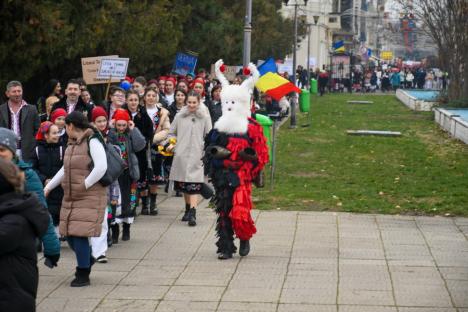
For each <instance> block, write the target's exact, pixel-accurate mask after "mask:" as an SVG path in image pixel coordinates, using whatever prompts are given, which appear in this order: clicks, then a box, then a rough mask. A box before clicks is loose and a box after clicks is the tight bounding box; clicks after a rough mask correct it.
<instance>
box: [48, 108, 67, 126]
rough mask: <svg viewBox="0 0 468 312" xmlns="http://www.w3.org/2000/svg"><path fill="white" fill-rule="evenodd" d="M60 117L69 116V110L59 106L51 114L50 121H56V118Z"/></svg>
mask: <svg viewBox="0 0 468 312" xmlns="http://www.w3.org/2000/svg"><path fill="white" fill-rule="evenodd" d="M59 117H67V111H66V110H64V109H63V108H57V109H55V110H54V111H53V112H52V113H51V114H50V121H51V122H52V123H55V120H56V119H57V118H59Z"/></svg>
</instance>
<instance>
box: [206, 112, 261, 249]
mask: <svg viewBox="0 0 468 312" xmlns="http://www.w3.org/2000/svg"><path fill="white" fill-rule="evenodd" d="M205 148H206V152H205V168H206V169H207V171H208V172H207V173H208V175H209V176H210V177H211V180H212V183H213V186H214V188H215V190H216V195H215V197H214V200H213V201H214V204H215V209H216V213H217V214H218V221H217V226H216V232H217V236H218V241H217V243H216V245H217V247H218V253H225V254H233V253H235V252H236V249H237V248H236V246H235V245H234V234H235V235H236V236H237V237H238V238H239V239H240V240H241V241H242V240H243V241H248V240H249V239H250V238H251V237H252V235H253V234H255V232H256V228H255V224H254V221H253V220H252V217H251V215H250V210H251V209H252V208H253V204H252V199H251V193H252V180H253V179H254V178H256V177H257V175H258V174H259V173H260V171H261V170H262V169H263V167H264V166H265V164H266V163H267V162H268V146H267V144H266V139H265V136H264V135H263V130H262V127H261V126H260V125H259V124H258V123H257V122H256V121H255V120H253V119H251V118H249V124H248V128H247V132H246V133H245V134H227V133H224V132H219V131H218V130H217V129H213V130H211V132H210V133H208V135H207V136H206V139H205ZM213 148H214V149H222V148H224V149H226V150H225V151H224V152H225V153H224V156H222V155H221V156H220V155H219V154H221V153H217V154H216V153H215V152H210V151H212V150H213ZM246 151H248V152H249V153H248V154H249V157H247V156H246V153H245V152H246ZM214 154H216V156H215V155H214Z"/></svg>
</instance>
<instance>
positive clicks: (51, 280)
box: [37, 275, 68, 299]
mask: <svg viewBox="0 0 468 312" xmlns="http://www.w3.org/2000/svg"><path fill="white" fill-rule="evenodd" d="M67 278H68V275H67V276H64V275H59V276H50V275H42V276H40V277H39V287H38V291H37V298H38V299H42V298H44V297H47V296H48V295H49V294H50V293H51V292H53V291H54V290H55V289H56V288H57V287H59V285H60V284H62V283H63V282H64V281H65V280H66V279H67ZM67 286H68V285H67Z"/></svg>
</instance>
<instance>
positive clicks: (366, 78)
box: [296, 66, 448, 95]
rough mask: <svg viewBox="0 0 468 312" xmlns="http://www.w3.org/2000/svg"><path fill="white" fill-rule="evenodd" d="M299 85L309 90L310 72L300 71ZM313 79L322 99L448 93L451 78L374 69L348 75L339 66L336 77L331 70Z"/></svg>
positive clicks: (438, 72) (434, 73)
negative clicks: (407, 91)
mask: <svg viewBox="0 0 468 312" xmlns="http://www.w3.org/2000/svg"><path fill="white" fill-rule="evenodd" d="M296 77H297V83H298V85H300V86H302V87H303V88H306V87H308V86H309V83H308V82H307V71H306V70H305V69H303V68H302V67H299V68H298V70H297V74H296ZM310 77H311V78H312V79H316V80H317V82H318V91H319V93H320V94H321V95H323V94H324V93H325V92H326V91H327V90H328V91H329V92H376V91H379V90H380V91H381V92H389V91H394V90H396V89H399V88H402V89H429V90H434V89H436V90H446V89H447V84H448V76H447V73H446V72H443V71H441V70H438V69H425V68H423V67H419V68H401V69H400V68H397V67H392V68H391V67H387V68H385V69H384V68H382V67H373V68H364V69H358V68H355V69H354V70H352V71H350V72H349V73H347V74H346V73H345V71H344V68H340V67H339V66H337V69H334V70H333V74H332V73H331V72H330V71H329V70H319V69H317V70H316V71H314V72H312V71H311V73H310Z"/></svg>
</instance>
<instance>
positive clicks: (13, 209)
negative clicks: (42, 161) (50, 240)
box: [0, 193, 49, 312]
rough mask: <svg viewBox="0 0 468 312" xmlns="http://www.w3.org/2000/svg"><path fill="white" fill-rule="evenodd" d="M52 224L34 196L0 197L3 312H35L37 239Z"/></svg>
mask: <svg viewBox="0 0 468 312" xmlns="http://www.w3.org/2000/svg"><path fill="white" fill-rule="evenodd" d="M48 224H49V215H48V213H47V210H46V209H44V207H42V205H41V204H40V202H39V200H38V199H37V197H36V195H35V194H32V193H25V194H17V193H7V194H4V195H1V196H0V311H11V312H16V311H18V312H23V311H35V310H36V304H35V301H36V294H37V285H38V280H39V277H38V270H37V253H36V238H37V237H42V236H43V235H44V234H45V232H46V230H47V225H48Z"/></svg>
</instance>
